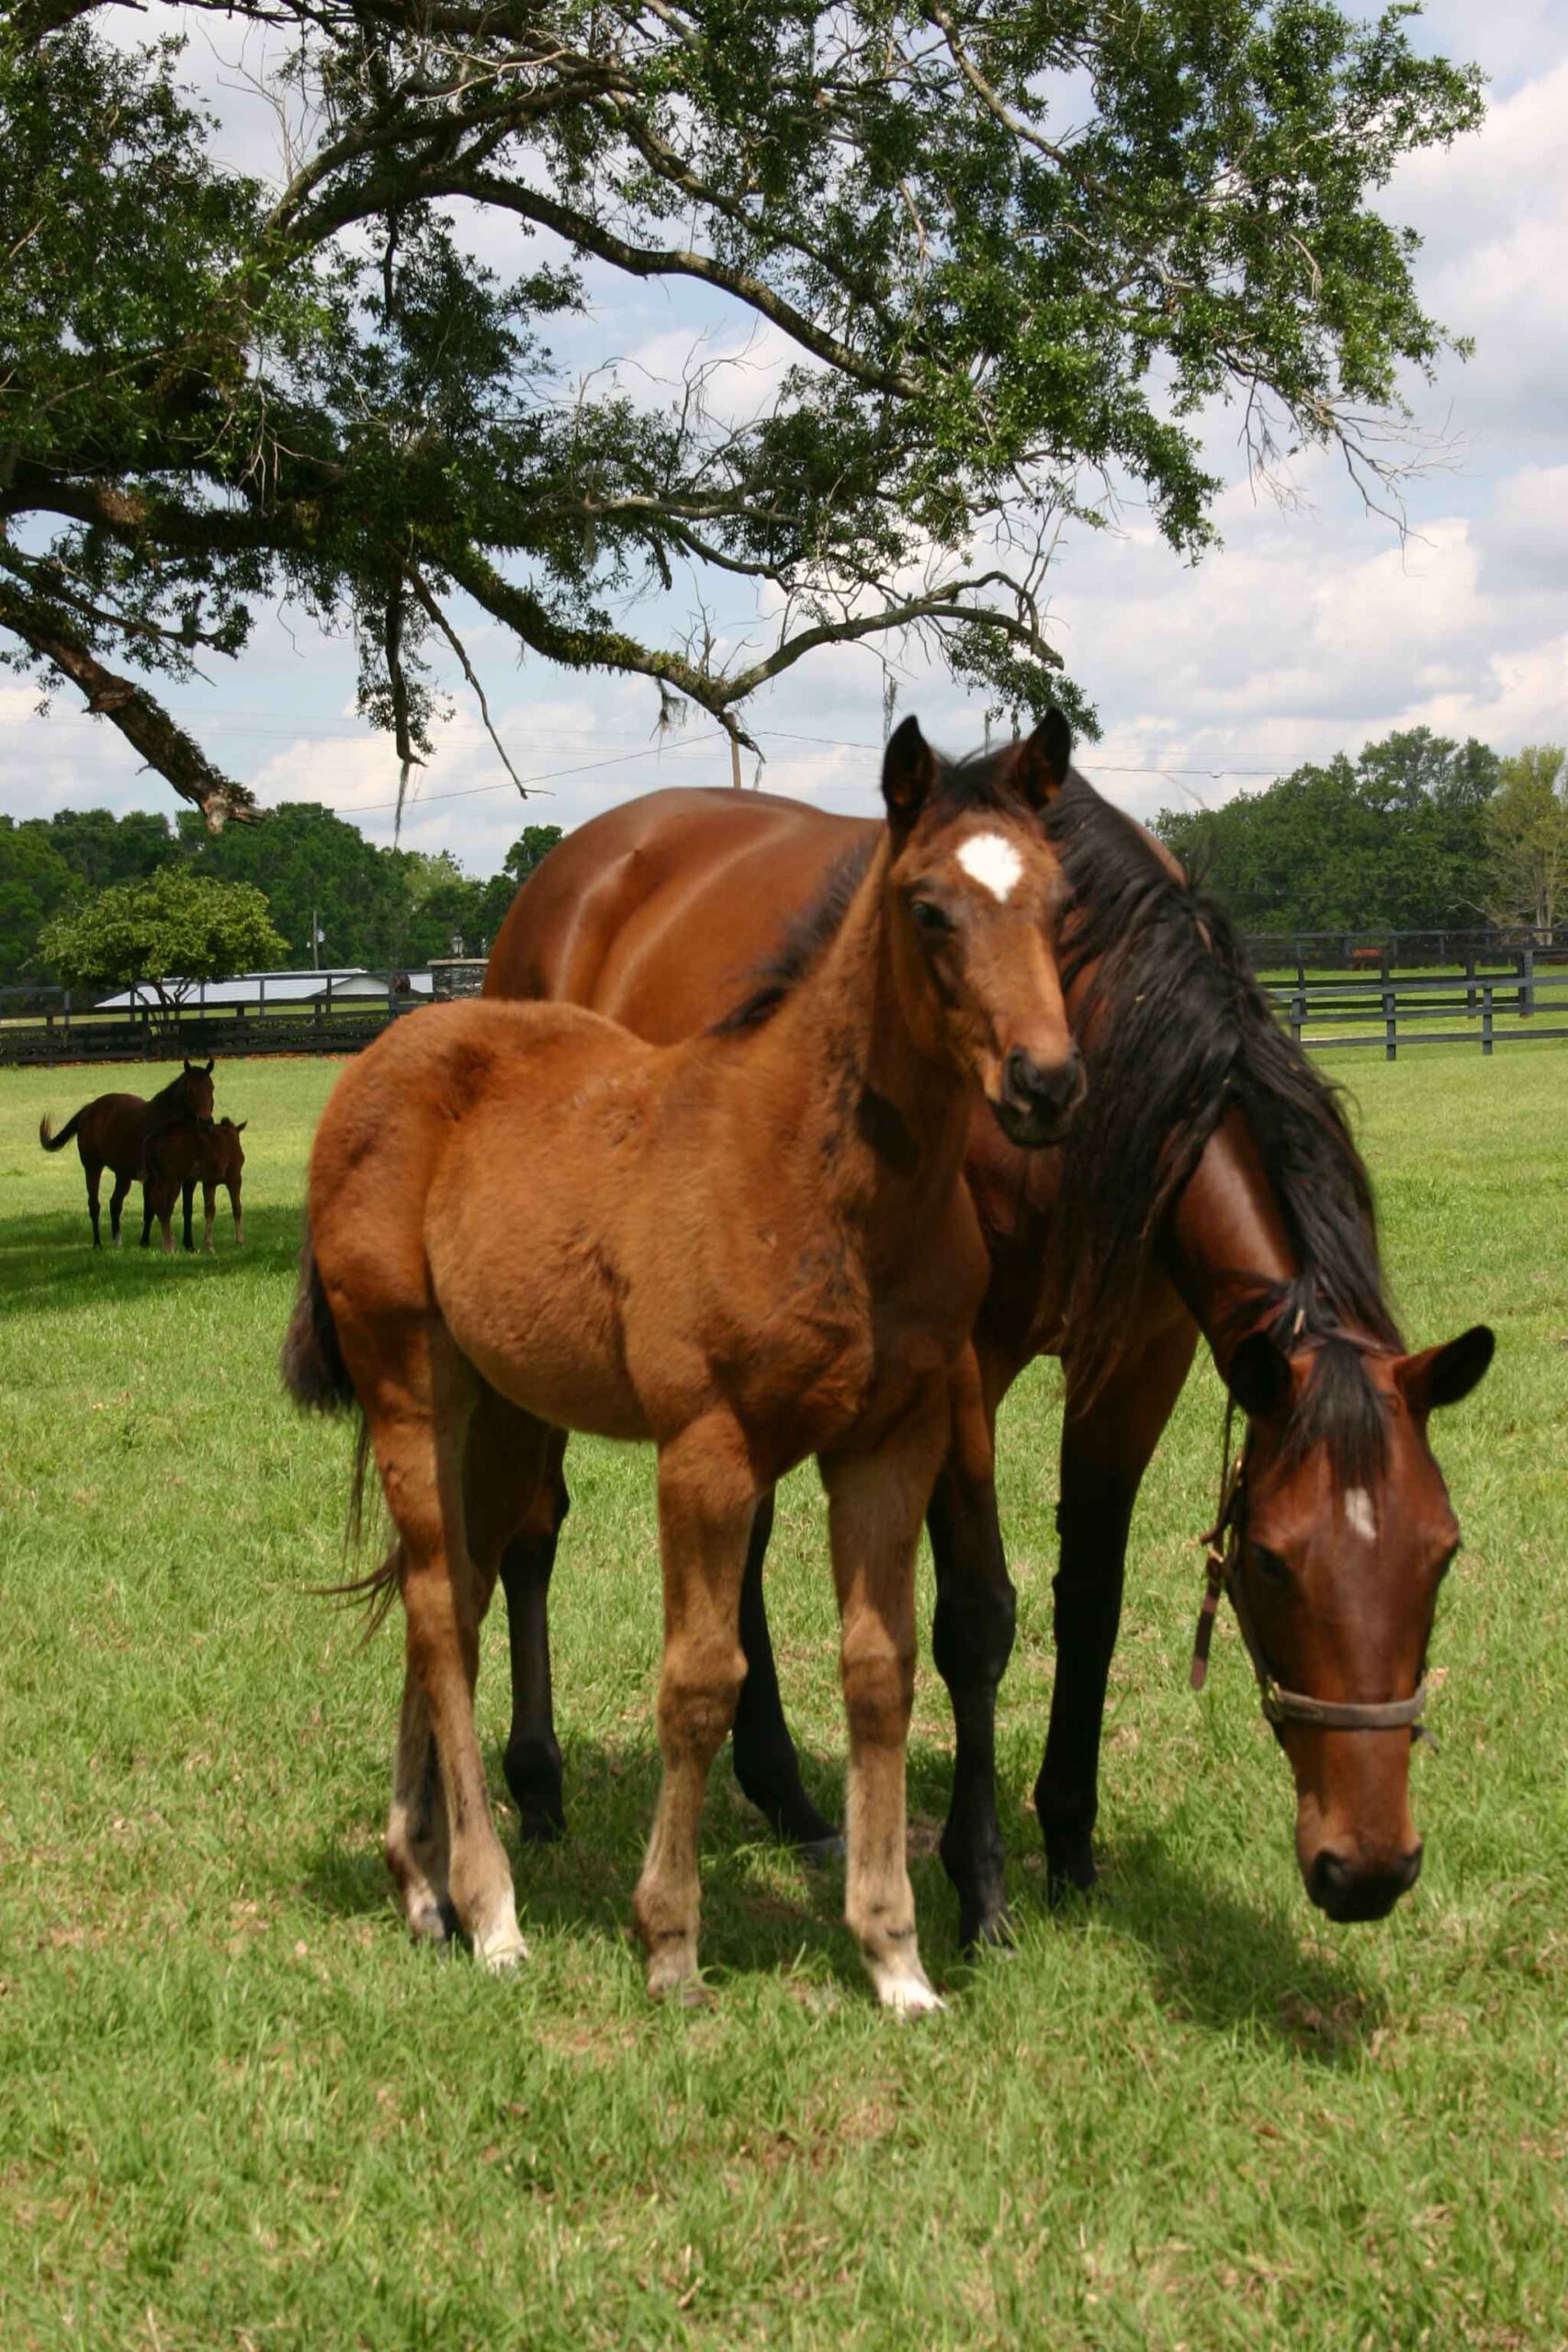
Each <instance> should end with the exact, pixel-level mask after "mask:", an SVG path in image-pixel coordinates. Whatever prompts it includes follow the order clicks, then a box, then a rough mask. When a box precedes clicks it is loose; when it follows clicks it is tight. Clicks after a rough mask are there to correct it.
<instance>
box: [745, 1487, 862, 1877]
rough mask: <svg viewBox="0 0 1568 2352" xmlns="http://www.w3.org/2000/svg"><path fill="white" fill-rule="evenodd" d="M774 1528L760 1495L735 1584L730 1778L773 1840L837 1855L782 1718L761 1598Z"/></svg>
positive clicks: (840, 1844)
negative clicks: (742, 1669)
mask: <svg viewBox="0 0 1568 2352" xmlns="http://www.w3.org/2000/svg"><path fill="white" fill-rule="evenodd" d="M772 1533H773V1496H772V1495H771V1494H767V1495H764V1496H763V1498H762V1499H761V1502H760V1503H759V1504H758V1505H757V1513H756V1517H755V1518H754V1519H753V1520H752V1521H751V1539H750V1544H748V1545H747V1549H746V1573H745V1577H744V1578H743V1580H742V1583H741V1587H740V1646H741V1648H742V1649H743V1650H744V1651H745V1653H746V1679H745V1681H744V1682H743V1683H742V1684H741V1686H740V1696H739V1700H738V1702H737V1703H736V1709H735V1724H734V1730H733V1735H732V1736H733V1738H734V1743H735V1747H734V1756H735V1777H736V1779H737V1780H738V1781H739V1783H740V1787H741V1792H742V1793H743V1794H744V1795H745V1796H747V1797H749V1798H750V1802H751V1803H752V1804H754V1805H755V1806H756V1808H757V1810H758V1812H759V1813H760V1814H761V1815H762V1817H763V1819H764V1820H765V1821H766V1822H767V1823H768V1825H769V1826H770V1827H771V1828H772V1830H773V1834H774V1836H775V1837H777V1838H786V1839H787V1840H788V1841H789V1842H790V1844H792V1845H795V1846H798V1847H800V1849H802V1851H803V1852H805V1853H807V1854H812V1855H816V1856H826V1855H828V1854H841V1853H842V1852H843V1850H844V1841H843V1839H842V1838H841V1837H840V1834H839V1832H838V1831H837V1830H836V1829H835V1828H834V1826H833V1825H832V1823H831V1822H830V1821H828V1820H825V1819H824V1817H823V1816H822V1815H821V1814H820V1813H818V1810H817V1807H816V1806H815V1805H814V1804H812V1802H811V1799H810V1798H809V1797H808V1796H807V1793H806V1788H805V1784H804V1782H803V1781H802V1780H801V1777H800V1758H799V1756H798V1754H797V1753H796V1751H795V1742H794V1740H793V1739H792V1738H791V1737H790V1731H789V1725H788V1724H786V1723H785V1721H784V1702H783V1700H782V1699H781V1698H780V1696H779V1678H778V1669H777V1668H776V1667H775V1666H774V1664H773V1635H772V1634H771V1633H770V1632H769V1630H768V1611H767V1604H766V1602H765V1601H764V1600H763V1598H762V1568H763V1564H764V1562H765V1561H766V1559H767V1556H768V1538H769V1536H770V1535H771V1534H772Z"/></svg>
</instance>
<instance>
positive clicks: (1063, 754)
mask: <svg viewBox="0 0 1568 2352" xmlns="http://www.w3.org/2000/svg"><path fill="white" fill-rule="evenodd" d="M1072 756H1073V731H1072V729H1071V728H1070V727H1069V726H1068V725H1067V722H1066V719H1065V718H1063V716H1062V714H1061V712H1060V711H1059V710H1048V711H1047V712H1046V714H1045V716H1044V718H1043V719H1042V720H1041V722H1040V724H1039V726H1038V727H1037V728H1036V729H1035V730H1034V732H1033V734H1032V735H1031V736H1030V737H1029V739H1028V741H1026V742H1025V743H1023V745H1022V746H1021V749H1020V751H1019V755H1018V780H1019V784H1020V785H1021V787H1022V791H1023V797H1024V798H1025V799H1026V800H1027V801H1028V803H1029V805H1030V807H1031V808H1032V809H1043V808H1045V807H1046V806H1047V804H1048V803H1049V802H1051V801H1053V800H1055V797H1056V795H1057V793H1058V792H1060V790H1061V789H1062V786H1063V785H1064V784H1066V780H1067V768H1068V765H1069V763H1070V762H1071V760H1072Z"/></svg>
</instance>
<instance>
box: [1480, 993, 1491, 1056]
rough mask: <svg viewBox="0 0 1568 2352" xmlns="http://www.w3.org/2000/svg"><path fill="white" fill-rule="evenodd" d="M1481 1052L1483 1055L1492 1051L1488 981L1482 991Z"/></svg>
mask: <svg viewBox="0 0 1568 2352" xmlns="http://www.w3.org/2000/svg"><path fill="white" fill-rule="evenodd" d="M1481 1050H1482V1052H1483V1054H1489V1053H1490V1052H1491V1051H1492V983H1491V981H1490V980H1488V981H1487V982H1486V985H1485V987H1484V989H1483V991H1482V1003H1481Z"/></svg>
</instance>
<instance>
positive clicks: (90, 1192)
mask: <svg viewBox="0 0 1568 2352" xmlns="http://www.w3.org/2000/svg"><path fill="white" fill-rule="evenodd" d="M82 1172H83V1174H84V1175H85V1177H86V1179H87V1215H88V1216H90V1217H91V1218H92V1220H93V1247H94V1249H95V1250H101V1249H102V1248H103V1246H104V1238H103V1235H102V1234H101V1233H100V1232H99V1230H98V1186H99V1184H100V1183H101V1182H102V1181H103V1173H104V1164H103V1161H102V1160H101V1159H88V1158H87V1156H86V1154H85V1152H84V1154H83V1155H82Z"/></svg>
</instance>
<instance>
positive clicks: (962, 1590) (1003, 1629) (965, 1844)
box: [926, 1461, 1018, 1948]
mask: <svg viewBox="0 0 1568 2352" xmlns="http://www.w3.org/2000/svg"><path fill="white" fill-rule="evenodd" d="M926 1525H927V1528H928V1529H929V1531H930V1533H931V1557H932V1560H933V1562H934V1564H935V1567H936V1614H935V1617H934V1619H933V1621H932V1624H931V1655H932V1657H934V1659H935V1661H936V1668H937V1672H938V1673H939V1674H940V1675H941V1676H942V1680H943V1681H944V1682H945V1683H946V1685H947V1690H948V1696H949V1698H950V1699H951V1700H952V1702H953V1732H954V1735H955V1748H954V1755H953V1800H952V1803H951V1804H950V1805H949V1807H948V1815H947V1823H946V1826H945V1827H944V1828H943V1830H942V1865H943V1867H944V1869H945V1870H946V1871H947V1874H948V1877H949V1878H950V1879H951V1880H952V1881H953V1885H954V1887H955V1888H956V1889H957V1892H958V1922H959V1934H960V1937H961V1939H962V1940H963V1942H964V1946H965V1948H967V1947H969V1946H971V1945H974V1944H986V1943H999V1942H1005V1941H1006V1939H1007V1934H1008V1915H1007V1883H1006V1855H1005V1851H1004V1848H1003V1844H1002V1831H1001V1824H1000V1822H999V1821H998V1817H997V1689H998V1684H999V1683H1000V1681H1001V1679H1002V1676H1003V1675H1004V1674H1005V1673H1006V1671H1007V1664H1008V1660H1009V1658H1010V1657H1011V1656H1012V1644H1013V1630H1014V1626H1015V1623H1016V1622H1017V1614H1018V1601H1017V1595H1016V1594H1015V1592H1014V1590H1013V1586H1012V1579H1011V1577H1010V1576H1009V1574H1008V1566H1007V1557H1006V1555H1005V1553H1004V1552H1003V1549H1002V1537H1001V1529H1000V1527H999V1525H998V1520H997V1491H996V1487H995V1486H994V1484H993V1483H992V1481H991V1480H990V1479H989V1478H987V1479H985V1480H984V1481H983V1482H981V1483H979V1484H976V1485H970V1484H968V1483H966V1482H965V1481H964V1479H962V1478H961V1477H960V1476H959V1475H958V1472H957V1470H956V1468H955V1466H954V1464H953V1462H952V1461H949V1462H948V1463H947V1464H944V1465H943V1468H942V1474H941V1476H939V1477H938V1479H937V1482H936V1485H935V1487H933V1489H932V1491H931V1507H930V1509H929V1510H928V1512H927V1514H926Z"/></svg>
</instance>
